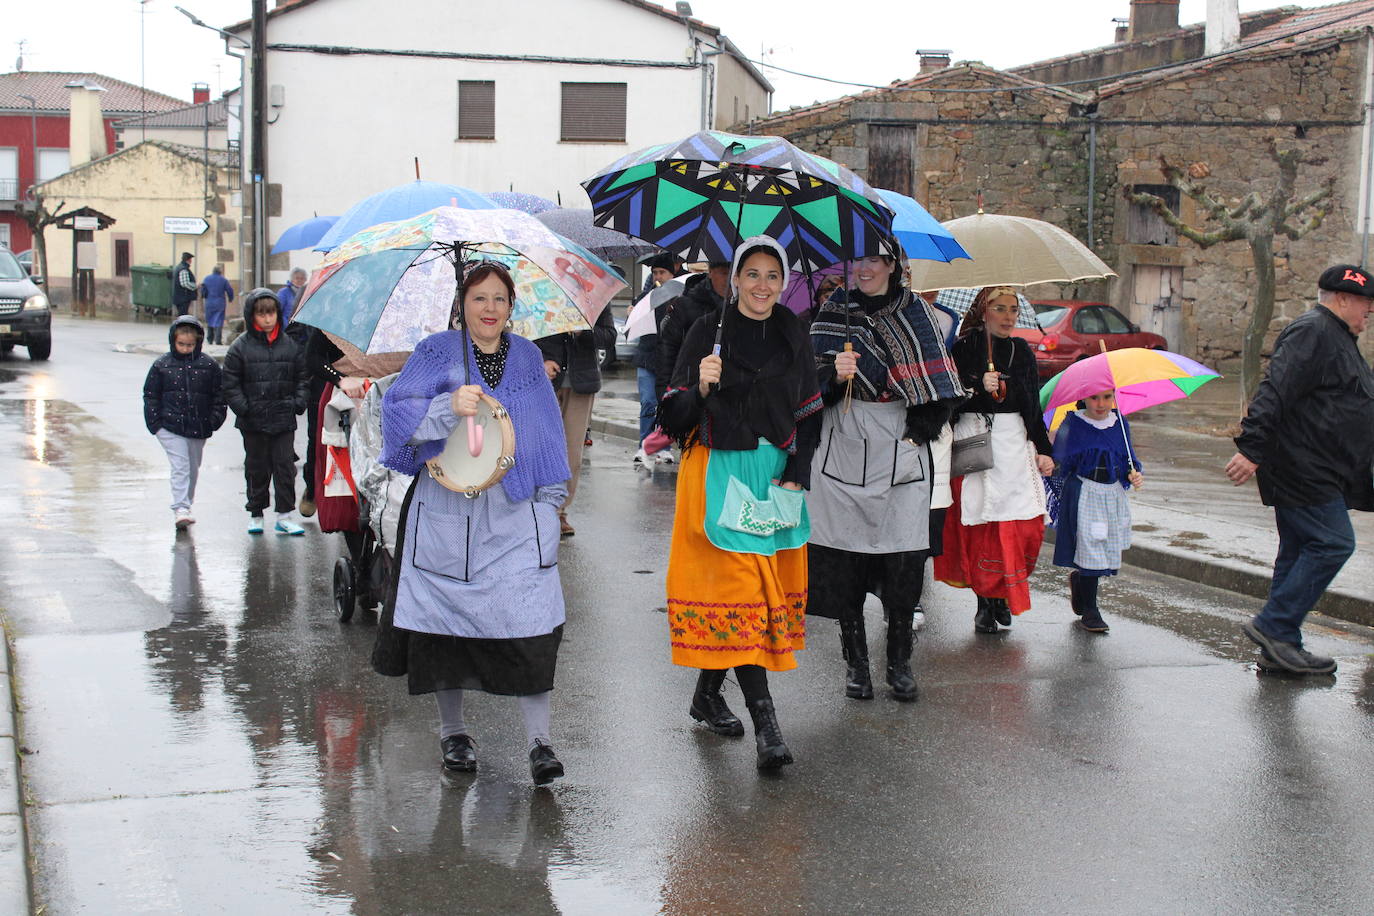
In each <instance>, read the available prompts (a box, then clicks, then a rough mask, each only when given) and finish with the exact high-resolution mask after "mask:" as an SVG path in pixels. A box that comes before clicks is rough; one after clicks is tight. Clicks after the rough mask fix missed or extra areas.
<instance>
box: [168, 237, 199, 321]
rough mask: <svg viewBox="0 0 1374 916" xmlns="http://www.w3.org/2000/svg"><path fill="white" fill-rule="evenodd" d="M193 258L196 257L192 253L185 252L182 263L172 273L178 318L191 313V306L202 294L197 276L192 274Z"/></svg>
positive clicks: (174, 302) (173, 296)
mask: <svg viewBox="0 0 1374 916" xmlns="http://www.w3.org/2000/svg"><path fill="white" fill-rule="evenodd" d="M192 257H194V255H192V254H191V252H189V251H183V252H182V253H181V263H180V264H178V265H177V266H176V268H175V269H174V270H173V271H172V307H173V308H174V309H176V313H177V317H180V316H182V315H186V314H189V313H190V311H191V305H192V304H193V303H195V301H196V296H197V295H199V293H200V287H198V286H197V285H196V275H195V274H194V273H192V272H191V258H192Z"/></svg>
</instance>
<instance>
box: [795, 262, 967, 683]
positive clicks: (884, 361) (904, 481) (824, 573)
mask: <svg viewBox="0 0 1374 916" xmlns="http://www.w3.org/2000/svg"><path fill="white" fill-rule="evenodd" d="M851 270H852V271H853V276H854V279H855V286H856V288H854V289H850V290H841V291H839V292H837V293H836V294H835V295H834V296H832V297H831V299H830V300H829V301H828V302H826V303H825V304H824V305H823V306H821V309H820V311H819V312H818V313H817V315H816V320H815V322H814V323H813V324H812V326H811V342H812V347H813V349H814V350H815V352H816V360H817V364H818V374H819V376H820V382H821V396H822V398H823V399H824V401H825V403H826V408H825V412H824V415H823V418H822V427H821V444H820V447H819V449H818V450H817V452H816V459H815V462H814V463H813V465H812V470H811V492H810V495H809V497H808V499H807V506H808V509H809V510H810V512H811V539H810V541H809V545H810V548H809V563H810V597H809V600H808V604H807V613H808V614H815V615H817V616H820V617H831V618H834V619H837V620H839V622H840V645H841V647H842V649H843V652H844V658H845V662H846V671H845V695H846V696H849V697H853V698H855V699H861V700H867V699H872V697H873V682H872V679H871V677H870V674H869V668H868V639H867V634H866V632H865V629H864V618H863V605H864V596H865V595H866V594H869V593H872V594H874V595H877V596H878V597H879V598H880V599H881V600H882V602H883V611H884V613H885V615H886V617H887V683H888V685H889V686H890V687H891V688H892V694H893V696H894V697H895V698H896V699H898V700H904V701H910V700H914V699H916V694H917V688H916V679H915V677H914V676H913V674H912V672H911V652H912V646H913V644H914V642H915V638H916V637H915V634H914V632H913V629H912V616H913V614H914V613H915V610H916V607H917V605H918V604H919V603H920V600H921V588H922V584H923V582H924V579H925V562H926V556H927V554H928V552H929V549H930V498H931V490H932V486H933V483H934V473H933V470H932V462H931V454H930V445H929V443H930V442H931V441H932V440H934V439H935V438H937V437H938V435H939V433H940V430H941V429H942V428H943V427H944V426H945V425H946V424H947V423H948V422H949V418H950V415H951V413H952V411H953V408H954V407H955V405H957V404H958V403H960V402H961V401H962V400H963V398H964V397H965V396H966V392H965V391H964V388H963V386H962V385H961V384H960V382H959V377H958V373H957V371H956V369H955V366H954V363H953V361H952V360H951V359H950V356H949V351H948V350H947V349H946V348H945V343H944V339H943V335H942V334H941V333H940V331H939V329H938V327H937V324H936V322H935V317H934V315H933V314H932V312H931V310H930V307H929V306H928V305H927V304H926V303H925V301H923V300H922V299H920V298H919V297H916V296H913V295H912V294H911V292H910V291H909V290H908V289H906V288H905V287H904V286H902V273H901V270H900V264H899V261H898V260H897V259H895V258H891V257H869V258H863V259H861V260H859V261H856V262H854V263H853V264H852V265H851ZM846 313H848V314H846ZM846 343H849V344H852V349H847V348H846V346H845V345H846Z"/></svg>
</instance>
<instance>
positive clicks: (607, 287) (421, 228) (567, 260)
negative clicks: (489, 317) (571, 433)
mask: <svg viewBox="0 0 1374 916" xmlns="http://www.w3.org/2000/svg"><path fill="white" fill-rule="evenodd" d="M471 260H488V261H500V262H501V263H502V264H503V265H505V267H506V268H507V270H509V271H510V274H511V278H512V279H513V280H514V281H515V305H514V308H513V310H512V314H511V330H512V332H514V333H516V334H519V335H521V336H522V337H527V338H530V339H535V338H539V337H547V336H549V335H550V334H559V333H562V332H564V331H578V330H586V329H587V328H589V327H590V326H591V325H592V323H593V322H595V320H596V318H597V316H598V315H600V314H601V311H602V309H604V308H605V307H606V304H607V303H608V302H610V300H611V297H612V296H614V295H615V294H616V293H617V292H618V291H619V290H620V289H621V288H623V287H624V285H625V284H624V282H623V281H622V280H621V279H620V278H619V276H617V274H616V273H615V272H614V270H612V269H611V267H610V265H608V264H607V263H606V262H605V261H603V260H601V259H600V258H598V257H597V256H596V255H594V254H592V253H591V252H590V251H587V250H586V249H585V248H583V247H581V246H580V245H577V244H575V243H573V242H569V241H568V240H567V239H564V238H561V237H559V236H558V235H557V234H556V233H554V232H552V231H550V230H549V229H548V228H547V227H546V226H544V224H543V223H541V222H539V221H538V220H536V219H535V218H534V217H532V216H529V215H528V214H525V213H520V212H518V211H515V210H465V209H460V208H456V207H438V208H436V209H434V210H430V211H429V212H427V213H422V214H420V215H419V216H416V217H413V218H411V219H407V220H400V221H398V222H394V223H383V224H381V225H378V226H372V227H370V228H368V229H364V230H363V231H362V232H359V233H358V234H356V235H354V236H352V237H351V238H349V239H347V240H345V241H344V242H342V243H341V244H340V245H339V246H338V247H336V248H335V249H334V250H333V251H331V252H330V253H329V254H328V255H327V256H326V257H325V259H324V261H323V262H322V264H321V266H320V269H319V270H318V271H316V272H315V275H314V276H313V277H311V279H310V282H309V284H307V286H306V289H305V293H304V295H303V297H302V302H301V305H300V306H299V308H298V310H297V312H296V313H295V314H294V315H293V316H292V320H294V321H299V322H301V323H302V324H308V325H311V326H313V327H317V328H320V329H322V330H325V331H328V332H329V333H331V334H334V335H337V336H338V337H341V338H343V339H344V340H346V341H348V342H349V343H351V344H353V345H354V346H356V347H357V348H358V349H360V350H362V351H363V352H364V353H367V354H377V353H396V352H408V351H410V350H414V349H415V345H416V344H418V343H419V342H420V341H421V340H423V339H424V338H425V337H427V336H429V335H430V334H433V333H435V332H437V331H442V330H446V329H447V328H448V327H449V326H450V324H449V322H450V316H451V315H452V308H453V301H454V296H455V295H456V294H457V289H458V282H457V272H456V263H457V262H458V261H471Z"/></svg>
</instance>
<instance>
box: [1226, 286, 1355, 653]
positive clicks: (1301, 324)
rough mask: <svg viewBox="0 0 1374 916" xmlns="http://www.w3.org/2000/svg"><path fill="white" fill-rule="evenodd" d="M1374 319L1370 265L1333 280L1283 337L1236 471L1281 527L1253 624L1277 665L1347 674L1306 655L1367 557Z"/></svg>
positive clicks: (1250, 416)
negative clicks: (1363, 349) (1349, 564)
mask: <svg viewBox="0 0 1374 916" xmlns="http://www.w3.org/2000/svg"><path fill="white" fill-rule="evenodd" d="M1371 312H1374V276H1371V274H1370V273H1369V272H1368V271H1366V270H1365V269H1364V268H1363V267H1356V266H1355V265H1353V264H1337V265H1336V266H1335V267H1329V268H1327V269H1326V271H1325V272H1323V273H1322V275H1321V278H1320V279H1318V280H1317V305H1316V306H1315V307H1314V308H1312V309H1311V310H1309V311H1307V312H1305V313H1304V314H1302V315H1301V316H1299V317H1298V318H1296V319H1294V320H1293V322H1292V323H1291V324H1289V325H1288V327H1286V328H1284V329H1283V331H1282V332H1281V333H1280V334H1279V336H1278V339H1277V340H1276V341H1274V355H1273V357H1272V358H1271V359H1270V361H1269V371H1268V372H1267V373H1266V374H1265V377H1264V380H1263V381H1262V382H1260V386H1259V390H1258V391H1256V392H1255V397H1254V399H1253V400H1252V401H1251V402H1250V409H1249V411H1248V413H1247V414H1246V416H1245V419H1244V420H1242V421H1241V434H1240V435H1239V436H1237V437H1236V448H1237V452H1236V454H1235V455H1234V456H1233V457H1232V458H1231V460H1230V462H1229V463H1228V464H1227V465H1226V476H1227V477H1229V478H1231V481H1232V482H1233V483H1235V484H1236V485H1237V486H1239V485H1240V484H1243V483H1245V482H1246V481H1248V480H1249V479H1250V478H1251V477H1253V476H1258V479H1259V491H1260V499H1261V500H1263V502H1264V504H1265V505H1266V506H1273V507H1274V521H1275V522H1276V523H1277V525H1278V529H1279V553H1278V558H1277V559H1275V561H1274V577H1273V581H1272V582H1271V584H1270V586H1269V600H1268V601H1267V602H1265V604H1264V607H1263V608H1262V609H1261V610H1260V612H1259V614H1258V615H1257V616H1256V617H1255V618H1254V619H1252V620H1251V621H1250V622H1249V623H1247V624H1245V625H1244V630H1245V635H1246V636H1248V637H1250V639H1252V640H1254V641H1255V642H1256V643H1257V644H1258V645H1259V647H1260V651H1261V656H1262V658H1261V662H1260V663H1261V665H1262V666H1263V667H1266V668H1271V669H1272V668H1278V669H1282V670H1284V671H1288V672H1290V673H1293V674H1332V673H1334V672H1335V670H1336V661H1335V659H1331V658H1326V657H1325V656H1321V655H1314V654H1312V653H1311V652H1308V651H1307V650H1306V649H1304V648H1303V646H1302V622H1303V620H1304V618H1306V617H1307V612H1308V611H1310V610H1311V609H1312V606H1313V605H1314V604H1316V603H1317V599H1319V598H1320V597H1321V596H1322V592H1324V591H1326V587H1327V586H1328V585H1329V584H1331V580H1332V579H1334V578H1335V577H1336V574H1337V573H1338V572H1340V571H1341V567H1342V566H1344V565H1345V561H1346V560H1347V559H1349V558H1350V555H1351V554H1352V553H1354V552H1355V531H1354V529H1353V528H1352V527H1351V524H1350V511H1349V510H1351V509H1360V510H1363V511H1365V512H1369V511H1374V476H1371V475H1372V474H1374V372H1371V370H1370V368H1369V364H1368V363H1366V362H1365V360H1364V357H1363V356H1362V355H1361V354H1360V349H1359V344H1358V338H1359V335H1360V333H1361V332H1363V331H1364V329H1365V325H1366V324H1367V323H1368V321H1369V316H1370V313H1371Z"/></svg>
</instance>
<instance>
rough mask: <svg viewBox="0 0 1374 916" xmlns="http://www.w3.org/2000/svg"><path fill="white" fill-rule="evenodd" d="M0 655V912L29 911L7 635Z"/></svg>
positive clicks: (25, 833) (25, 835) (24, 826)
mask: <svg viewBox="0 0 1374 916" xmlns="http://www.w3.org/2000/svg"><path fill="white" fill-rule="evenodd" d="M3 637H4V642H5V647H4V654H3V656H0V677H3V678H4V681H5V684H4V687H3V689H0V912H5V913H30V912H32V911H33V897H32V888H31V887H30V884H29V879H30V876H29V856H28V830H27V824H26V823H25V816H24V814H25V808H24V790H23V779H22V776H21V768H20V763H19V735H18V730H17V729H16V727H15V726H16V717H15V704H14V653H13V651H12V647H11V645H10V641H9V634H8V631H6V632H5V633H4V634H3Z"/></svg>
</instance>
